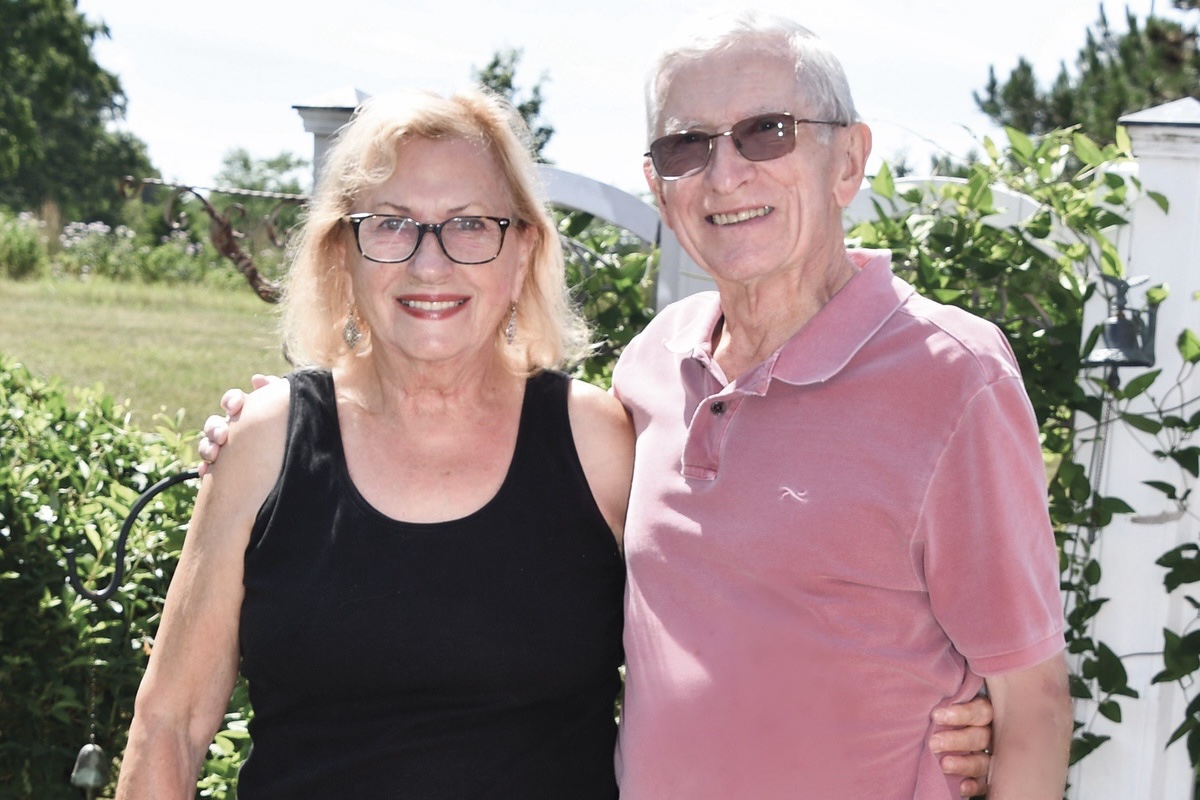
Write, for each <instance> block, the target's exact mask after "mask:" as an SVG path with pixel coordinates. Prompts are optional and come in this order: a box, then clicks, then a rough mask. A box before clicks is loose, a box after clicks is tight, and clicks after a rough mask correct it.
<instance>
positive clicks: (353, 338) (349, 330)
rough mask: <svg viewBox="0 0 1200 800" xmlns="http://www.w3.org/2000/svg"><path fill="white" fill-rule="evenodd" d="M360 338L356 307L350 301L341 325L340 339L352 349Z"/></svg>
mask: <svg viewBox="0 0 1200 800" xmlns="http://www.w3.org/2000/svg"><path fill="white" fill-rule="evenodd" d="M360 339H362V331H361V330H359V329H358V308H357V307H355V305H354V303H353V302H351V303H350V304H349V310H348V313H347V315H346V324H345V325H344V326H343V327H342V341H343V342H345V343H346V347H349V348H350V349H351V350H353V349H354V348H355V347H356V346H357V345H358V342H359V340H360Z"/></svg>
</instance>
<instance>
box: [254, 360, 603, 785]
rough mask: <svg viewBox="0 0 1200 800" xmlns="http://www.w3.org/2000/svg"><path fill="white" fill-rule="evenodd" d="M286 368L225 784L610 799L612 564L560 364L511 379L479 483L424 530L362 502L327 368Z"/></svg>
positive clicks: (258, 531)
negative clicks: (516, 389) (501, 468)
mask: <svg viewBox="0 0 1200 800" xmlns="http://www.w3.org/2000/svg"><path fill="white" fill-rule="evenodd" d="M289 380H290V381H291V408H290V411H289V419H288V435H287V448H286V453H285V456H284V463H283V470H282V472H281V474H280V477H279V481H278V483H277V484H276V486H275V488H274V489H273V490H272V492H271V494H270V495H269V496H268V498H267V500H266V502H265V503H264V504H263V507H262V509H261V510H260V511H259V515H258V519H257V521H256V523H255V526H254V529H253V532H252V534H251V539H250V544H249V546H248V547H247V550H246V556H245V579H244V581H245V589H246V595H245V600H244V602H243V604H242V611H241V629H240V640H241V650H242V672H243V674H244V675H245V676H246V677H247V678H248V680H249V684H250V700H251V704H252V706H253V708H254V714H255V715H254V720H253V721H252V723H251V726H250V732H251V735H252V739H253V749H252V752H251V755H250V757H249V759H248V760H247V761H246V763H245V764H244V766H243V769H242V772H241V776H240V780H239V786H238V794H239V797H241V798H242V800H261V799H262V798H284V797H286V798H310V797H311V798H322V799H323V800H327V799H328V798H376V797H380V798H383V797H392V798H414V799H415V800H440V799H441V798H445V800H451V799H453V800H473V799H475V798H495V799H497V800H498V799H499V798H512V799H513V800H518V799H519V800H537V798H546V799H547V800H550V799H551V798H553V800H590V799H591V798H596V799H597V800H598V799H599V798H605V800H611V798H614V797H616V795H617V788H616V782H615V778H614V773H613V747H614V742H615V736H616V726H615V724H614V722H613V702H614V698H615V696H616V694H617V691H618V689H619V677H618V667H619V666H620V664H621V661H622V652H621V603H622V594H623V591H624V585H625V570H624V565H623V563H622V560H621V557H620V554H619V552H618V550H617V547H616V543H615V541H614V540H613V536H612V533H611V531H610V530H609V528H608V526H607V524H606V523H605V521H604V519H603V517H602V516H601V513H600V510H599V508H598V507H597V506H596V503H595V501H594V499H593V498H592V495H591V492H590V491H589V489H588V485H587V480H586V478H585V477H584V474H583V469H582V467H581V465H580V463H579V458H578V456H577V454H576V452H575V445H574V440H573V439H572V437H571V429H570V423H569V420H568V416H567V386H568V378H567V377H566V376H565V375H563V374H561V373H556V372H543V373H541V374H539V375H537V376H536V377H534V378H532V379H530V380H529V381H528V382H527V384H526V389H525V399H524V405H523V407H522V410H521V421H520V428H519V432H518V435H517V443H516V451H515V453H514V454H513V459H512V463H511V465H510V467H509V471H508V474H507V477H506V478H505V480H504V483H503V485H502V486H501V488H500V490H499V491H498V492H497V494H496V496H495V497H494V498H492V499H491V501H489V502H488V503H487V504H486V505H485V506H484V507H483V508H481V509H480V510H479V511H477V512H475V513H473V514H470V515H469V516H466V517H464V518H462V519H458V520H454V521H451V522H440V523H432V524H414V523H406V522H398V521H396V520H393V519H391V518H388V517H385V516H384V515H383V514H381V513H379V512H378V511H376V510H375V509H374V508H372V507H371V506H370V505H369V504H368V503H367V502H366V501H365V500H364V499H363V498H362V496H361V495H359V493H358V491H357V489H356V488H355V487H354V484H353V483H352V482H351V480H350V476H349V473H348V471H347V469H346V460H345V456H344V453H343V450H342V440H341V432H340V430H339V427H338V418H337V405H336V402H335V398H334V391H333V379H332V377H331V375H330V374H329V373H328V372H326V371H322V370H304V371H300V372H296V373H293V374H292V375H290V376H289Z"/></svg>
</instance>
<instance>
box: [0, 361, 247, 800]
mask: <svg viewBox="0 0 1200 800" xmlns="http://www.w3.org/2000/svg"><path fill="white" fill-rule="evenodd" d="M0 406H2V407H3V413H0V463H3V464H5V465H6V467H5V468H4V469H3V470H0V594H2V595H3V597H4V602H3V603H0V797H4V798H8V797H11V798H18V797H19V798H30V799H31V800H42V799H43V798H45V799H47V800H48V799H49V798H62V797H74V796H77V795H78V790H76V789H73V788H72V787H70V785H69V782H68V778H69V773H70V770H71V768H72V766H73V764H74V760H75V755H76V753H77V752H78V750H79V748H80V747H81V746H82V745H83V744H84V743H85V742H86V741H88V737H89V734H90V732H91V724H90V722H89V713H88V702H89V700H88V688H89V684H93V685H94V687H95V695H94V709H95V736H96V742H97V744H99V745H100V746H101V747H103V748H104V749H105V751H106V752H107V753H108V754H109V755H110V756H117V755H119V754H120V753H121V751H122V750H123V749H124V746H125V739H126V733H127V731H128V727H129V721H130V718H131V717H132V713H133V699H134V694H135V692H136V690H137V686H138V683H139V682H140V681H141V676H142V672H143V671H144V669H145V665H146V659H147V656H148V654H149V651H150V648H151V646H152V643H153V634H154V630H155V628H156V627H157V625H158V619H159V614H160V612H161V609H162V602H163V597H164V596H165V594H166V588H167V583H168V581H169V580H170V577H171V574H172V573H173V571H174V568H175V563H176V560H177V559H178V556H179V551H180V548H181V547H182V544H183V538H184V532H185V523H186V520H187V519H188V518H189V517H190V515H191V507H192V503H193V500H194V494H195V492H194V488H189V486H188V485H187V484H184V485H181V486H178V487H175V488H172V489H170V490H168V491H166V492H164V493H162V494H159V495H158V496H157V498H156V499H155V500H154V501H152V502H151V503H150V504H149V505H148V506H147V507H146V509H145V510H144V511H143V513H142V515H141V518H140V522H139V524H138V525H136V526H134V528H133V530H132V532H131V535H130V538H129V542H128V547H129V553H128V555H127V557H126V566H127V567H128V570H127V572H126V574H125V577H124V579H123V581H122V582H121V584H120V586H119V591H118V592H117V593H116V594H115V595H114V596H113V597H112V598H111V599H110V600H108V601H106V602H104V603H102V604H101V605H99V606H98V607H97V606H96V605H94V604H93V603H92V602H91V601H89V600H87V599H85V598H83V597H81V596H79V595H78V594H77V593H76V592H75V591H74V589H72V588H71V587H70V586H69V585H68V584H67V583H66V581H65V579H66V576H67V566H66V558H65V550H66V549H67V548H75V549H77V551H79V552H80V556H79V568H80V572H81V574H82V578H83V581H84V584H85V586H87V587H90V588H92V589H93V590H95V589H96V588H98V587H103V586H104V585H106V584H107V583H108V582H109V581H110V579H111V576H112V573H113V565H112V561H113V554H112V549H113V546H114V543H115V540H116V538H117V533H118V531H119V529H120V526H121V523H122V521H123V520H124V519H125V517H126V516H127V514H128V513H129V510H130V507H131V505H132V504H133V502H134V501H135V499H136V497H137V494H138V493H139V492H141V491H142V490H144V489H145V488H147V487H148V486H149V485H150V484H151V483H153V482H154V481H155V480H157V479H158V478H161V477H165V476H166V475H167V474H170V473H173V472H177V471H178V470H179V469H180V463H181V462H180V459H179V456H180V454H181V453H186V454H187V456H188V458H189V459H190V457H191V452H192V443H191V442H185V441H183V440H182V438H181V436H180V434H179V433H178V427H179V426H178V423H177V422H173V421H170V420H167V421H164V422H165V424H164V425H163V426H162V427H160V428H159V429H158V430H157V431H156V432H154V433H152V434H148V433H142V432H139V431H137V430H134V429H131V428H130V427H129V422H128V417H127V416H126V415H125V414H124V412H123V410H122V409H121V408H119V407H118V406H115V405H114V403H113V401H112V399H111V398H109V397H102V396H98V395H97V394H96V393H94V392H88V391H84V392H78V393H76V395H75V396H73V397H70V398H68V396H67V394H66V393H65V392H64V390H63V389H61V388H60V387H58V386H56V385H53V384H48V383H46V382H44V381H41V380H39V379H37V378H35V377H33V376H32V375H31V374H30V373H29V372H28V371H27V370H26V369H25V368H24V367H22V366H20V365H19V364H16V363H14V362H13V361H11V360H9V359H7V358H4V357H3V356H0ZM244 706H245V700H244V696H241V697H239V705H238V706H237V707H236V708H235V709H234V710H233V711H232V712H231V715H230V718H229V719H230V727H231V728H232V730H231V732H230V733H228V734H225V735H224V738H223V742H225V743H226V744H229V743H232V744H234V745H238V746H234V747H232V748H229V747H227V750H228V751H229V752H225V753H217V752H216V751H214V752H215V755H216V761H215V763H214V766H213V768H212V769H211V770H210V772H213V773H215V774H216V776H217V777H216V779H210V781H209V783H210V786H211V789H210V791H209V793H210V795H211V796H215V797H223V796H225V795H224V792H225V789H226V788H227V785H226V783H225V782H224V781H223V780H221V779H220V778H219V776H220V775H221V774H225V775H228V774H231V773H232V772H234V771H236V763H238V762H240V759H241V750H240V749H239V747H240V744H239V743H240V742H241V741H242V740H243V739H244V718H245V716H246V711H245V710H244ZM239 729H240V731H239ZM114 761H115V759H114ZM110 789H111V786H110Z"/></svg>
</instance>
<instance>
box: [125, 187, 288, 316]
mask: <svg viewBox="0 0 1200 800" xmlns="http://www.w3.org/2000/svg"><path fill="white" fill-rule="evenodd" d="M148 186H161V187H163V188H165V189H169V190H170V192H171V194H170V196H169V197H168V198H167V201H166V203H165V204H164V206H163V218H164V219H165V220H166V222H167V224H168V225H169V226H170V227H171V229H172V230H179V229H181V228H183V227H184V226H186V225H187V222H188V216H187V212H186V211H183V210H179V211H177V210H176V207H177V205H178V204H179V201H180V200H181V199H182V198H184V197H186V196H189V195H190V196H191V197H192V198H195V199H196V200H197V201H198V202H199V203H200V206H201V208H203V209H204V212H205V213H206V214H207V215H208V218H209V225H208V238H209V240H210V241H211V242H212V244H213V247H215V248H216V249H217V252H218V253H220V254H221V255H222V256H224V257H225V258H227V259H229V260H230V261H231V262H232V263H233V265H234V267H235V268H236V269H237V271H238V272H240V273H241V274H242V276H243V277H245V279H246V282H247V283H249V284H250V288H252V289H253V290H254V292H255V294H257V295H258V296H259V297H261V298H262V299H263V300H266V301H267V302H268V303H275V302H278V300H279V297H280V293H281V291H282V287H281V286H280V285H279V282H278V281H274V280H271V279H270V278H267V277H266V276H264V275H263V274H262V272H261V271H259V269H258V267H257V266H256V265H255V263H254V257H253V256H252V255H251V254H250V253H248V252H247V251H246V250H245V249H244V248H243V247H242V244H241V242H242V241H244V240H245V239H246V233H247V230H246V228H247V225H249V224H253V225H254V226H256V228H257V229H258V230H261V231H263V232H264V235H265V236H266V237H267V239H268V241H270V243H271V244H272V245H273V246H275V247H278V248H282V247H284V245H285V243H286V240H287V236H286V233H285V234H283V235H281V234H280V231H279V229H278V218H279V213H280V212H281V211H282V210H283V209H284V208H287V207H289V206H301V205H304V203H306V202H307V201H308V197H307V196H306V195H302V194H287V193H284V192H264V191H257V190H253V189H220V188H217V189H214V188H209V187H205V186H187V185H184V184H179V183H170V182H168V181H162V180H159V179H157V178H134V177H132V176H126V177H125V178H123V179H122V180H121V195H122V196H123V197H127V198H129V197H135V196H138V195H141V193H142V192H143V191H144V190H145V189H146V187H148ZM201 192H207V193H209V194H222V195H229V196H232V197H253V198H263V199H268V200H275V201H276V203H275V205H274V206H272V207H271V210H270V211H269V212H267V213H266V214H265V215H263V216H261V217H258V218H255V219H251V218H250V215H249V214H248V212H247V211H246V207H245V206H244V205H242V204H241V203H233V204H232V205H230V206H229V208H228V209H227V210H226V211H225V212H224V213H222V211H221V210H220V209H218V208H217V207H216V206H214V205H213V204H212V203H211V202H209V199H208V198H207V197H206V196H205V195H204V194H201Z"/></svg>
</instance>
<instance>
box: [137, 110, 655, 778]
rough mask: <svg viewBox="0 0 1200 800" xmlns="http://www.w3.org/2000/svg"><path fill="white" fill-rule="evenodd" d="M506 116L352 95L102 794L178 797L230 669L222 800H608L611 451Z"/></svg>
mask: <svg viewBox="0 0 1200 800" xmlns="http://www.w3.org/2000/svg"><path fill="white" fill-rule="evenodd" d="M520 130H522V128H521V127H520V123H519V122H518V121H517V119H515V118H514V116H513V115H512V113H511V111H510V110H509V109H508V108H507V106H505V105H503V104H502V103H500V102H499V101H497V100H494V99H491V98H489V97H487V96H484V95H481V94H466V95H461V96H456V97H453V98H450V99H445V98H441V97H437V96H434V95H430V94H414V95H406V96H403V97H392V98H388V99H379V98H376V99H373V100H371V101H370V102H368V103H367V104H366V105H365V106H364V107H363V108H362V109H360V110H359V111H358V112H357V114H356V115H355V117H354V118H353V120H352V121H351V123H350V124H349V125H348V126H347V128H346V129H345V130H344V131H343V133H342V134H341V135H340V136H339V138H338V141H337V142H336V144H335V146H334V147H333V149H332V150H331V151H330V153H329V157H328V159H327V162H326V167H325V169H324V172H323V174H322V177H321V179H320V181H319V182H318V187H317V194H316V196H315V197H314V199H313V203H312V206H311V209H310V213H309V216H308V219H307V221H306V222H305V224H304V226H303V230H302V232H301V234H300V237H299V240H298V242H297V244H296V246H295V250H294V259H293V265H292V268H291V271H290V274H289V285H288V288H287V292H286V295H285V299H284V306H283V311H284V314H283V319H284V332H285V335H286V342H287V347H288V352H289V354H290V356H291V358H292V360H293V361H294V362H295V363H297V364H298V365H301V366H302V367H303V368H302V369H300V370H298V371H297V372H294V373H292V374H291V375H290V376H289V379H288V380H286V381H278V382H275V383H273V384H271V385H270V386H269V387H268V388H266V389H265V390H262V391H259V392H256V393H255V394H253V395H252V396H250V397H249V398H248V399H247V401H246V403H245V408H244V410H243V411H242V413H241V415H240V418H239V420H238V421H237V422H236V423H235V424H233V425H232V426H231V427H230V430H229V435H228V443H227V444H226V446H225V448H224V449H223V451H222V457H221V463H220V464H219V465H216V466H214V467H212V468H211V469H210V470H209V472H208V474H207V475H206V476H205V478H204V480H203V482H202V485H201V488H200V494H199V497H198V499H197V502H196V509H195V515H194V517H193V519H192V523H191V527H190V529H189V533H188V538H187V543H186V545H185V547H184V551H183V555H182V557H181V559H180V563H179V567H178V570H177V572H176V574H175V577H174V580H173V582H172V584H171V587H170V591H169V593H168V596H167V601H166V607H165V610H164V614H163V620H162V624H161V627H160V629H159V633H158V637H157V639H156V641H155V647H154V652H153V655H152V656H151V659H150V663H149V667H148V669H147V671H146V675H145V679H144V680H143V682H142V685H141V689H140V691H139V692H138V698H137V705H136V714H135V717H134V720H133V724H132V727H131V730H130V736H129V747H128V749H127V751H126V755H125V760H124V765H123V767H122V770H121V776H120V777H121V780H120V786H119V788H118V793H117V794H118V797H120V798H125V799H128V798H150V797H153V798H168V797H179V798H190V797H192V796H193V795H194V792H195V781H196V776H197V772H198V770H199V768H200V766H201V763H202V761H203V758H204V754H205V752H206V750H207V748H208V745H209V743H210V741H211V739H212V736H213V734H214V732H215V731H216V730H217V728H218V726H219V725H220V723H221V720H222V715H223V713H224V711H225V708H226V703H227V702H228V700H229V696H230V692H231V689H232V686H233V683H234V680H235V678H236V675H237V673H238V670H239V662H240V667H241V671H242V672H243V673H244V675H245V676H246V677H247V679H248V681H249V686H250V697H251V702H252V704H253V707H254V710H255V717H254V721H253V723H252V725H251V734H252V737H253V742H254V746H253V751H252V754H251V756H250V758H249V759H248V761H247V762H246V764H245V765H244V768H243V770H242V773H241V777H240V782H239V787H238V790H239V796H240V797H241V798H243V800H256V799H257V798H274V797H289V798H291V797H322V798H324V797H384V796H403V797H416V798H556V799H557V798H572V800H580V799H581V798H583V799H586V798H612V797H615V796H616V794H617V789H616V783H615V780H614V774H613V746H614V740H615V733H616V727H615V723H614V720H613V701H614V697H615V695H616V693H617V691H618V689H619V674H618V667H619V665H620V663H621V658H622V656H621V599H622V592H623V587H624V567H623V564H622V560H621V553H620V549H619V546H620V537H621V526H622V520H623V518H624V515H625V505H626V501H627V497H628V490H629V482H630V473H631V468H632V467H631V464H632V435H631V431H630V426H629V423H628V421H627V418H626V415H625V413H624V411H623V410H622V408H621V406H620V405H619V404H618V403H617V401H616V400H614V399H613V398H612V397H610V396H609V395H608V394H606V393H604V392H602V391H600V390H599V389H595V388H593V387H591V386H588V385H586V384H582V383H579V382H577V381H572V380H570V379H568V378H567V377H566V376H565V375H563V374H562V373H561V372H557V371H553V370H552V369H551V368H553V367H554V366H555V365H557V364H560V363H562V362H563V360H564V359H565V358H569V357H572V356H574V355H576V354H577V353H578V351H579V349H580V348H581V347H582V346H583V345H584V344H585V337H584V327H583V325H582V324H581V323H580V321H579V320H578V319H577V318H576V317H575V316H574V315H573V313H572V312H571V310H570V307H569V304H568V302H567V300H566V297H565V295H564V288H563V287H564V281H563V263H562V255H561V247H560V244H559V241H558V237H557V233H556V229H555V227H554V225H553V222H552V220H551V219H550V218H549V217H548V215H547V212H546V210H545V208H544V206H543V205H542V204H541V202H540V201H539V199H538V196H537V193H536V191H535V188H534V187H535V181H534V171H533V169H534V168H533V163H532V161H531V159H530V157H529V154H528V149H527V146H526V144H525V142H524V141H522V138H521V136H520V135H519V134H518V133H517V131H520Z"/></svg>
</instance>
